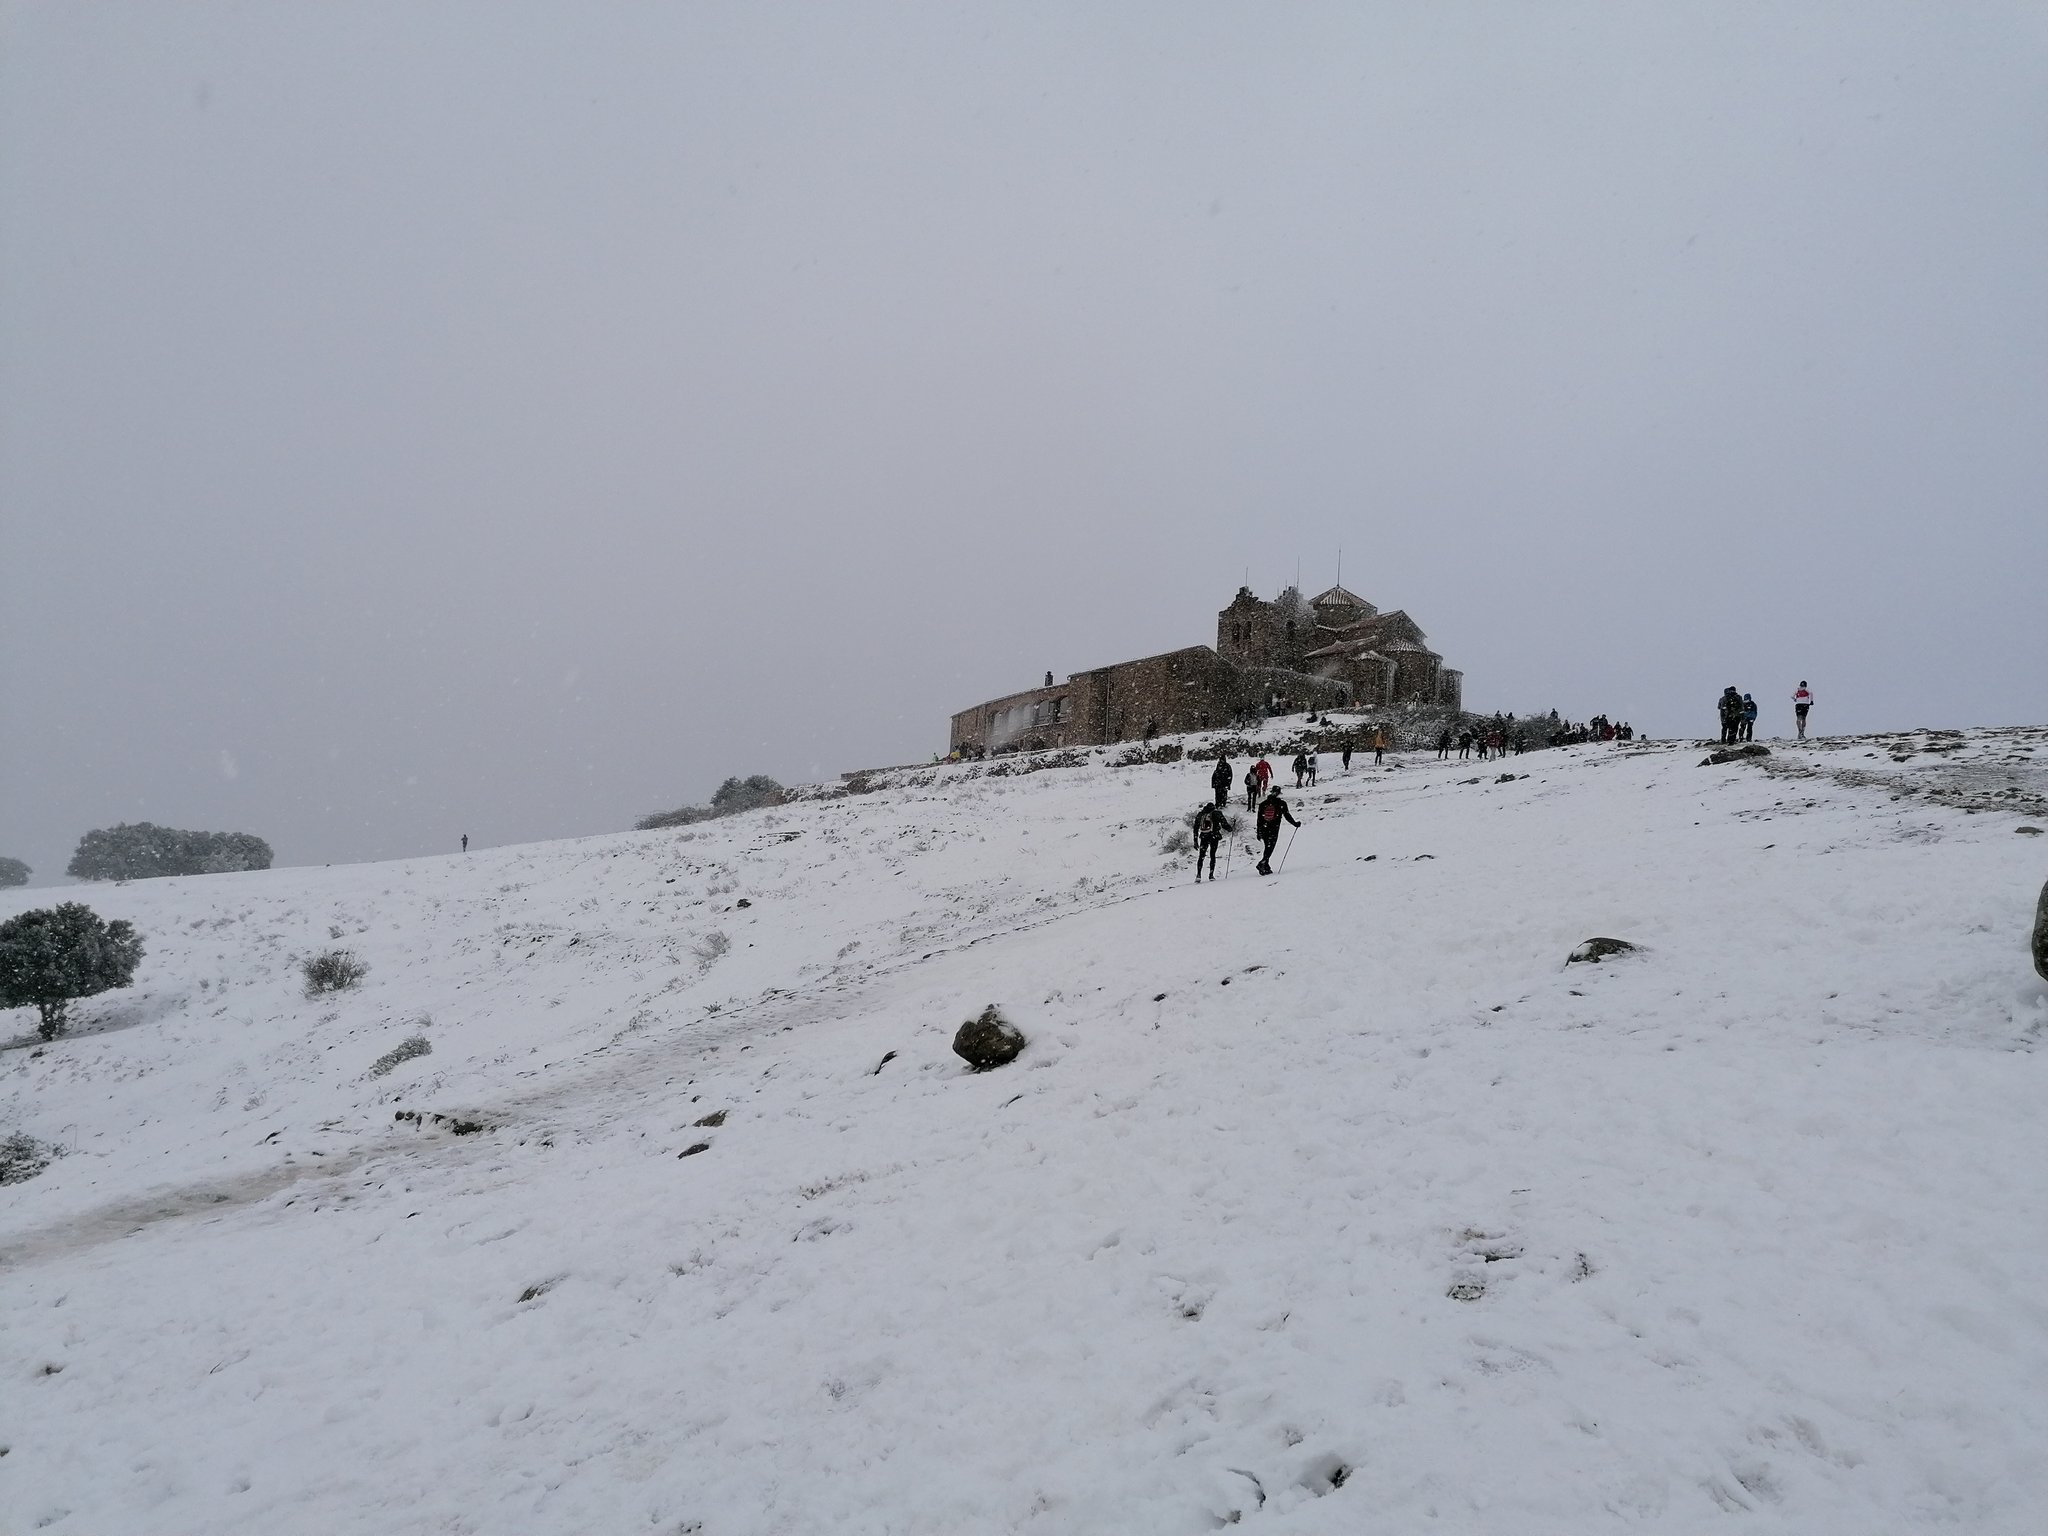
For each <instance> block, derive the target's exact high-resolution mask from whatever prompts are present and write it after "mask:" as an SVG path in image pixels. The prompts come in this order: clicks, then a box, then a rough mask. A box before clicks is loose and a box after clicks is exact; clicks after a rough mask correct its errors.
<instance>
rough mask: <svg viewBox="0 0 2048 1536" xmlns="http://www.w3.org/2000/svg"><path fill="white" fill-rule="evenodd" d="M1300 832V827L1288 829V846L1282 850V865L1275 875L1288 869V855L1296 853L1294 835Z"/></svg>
mask: <svg viewBox="0 0 2048 1536" xmlns="http://www.w3.org/2000/svg"><path fill="white" fill-rule="evenodd" d="M1300 830H1301V828H1300V827H1290V828H1289V829H1288V831H1287V846H1286V847H1285V848H1282V849H1281V850H1280V864H1279V867H1278V868H1276V869H1275V870H1274V871H1273V872H1274V873H1275V874H1278V873H1280V871H1281V870H1284V869H1285V868H1287V855H1288V854H1290V853H1292V852H1294V834H1295V833H1297V832H1299V831H1300Z"/></svg>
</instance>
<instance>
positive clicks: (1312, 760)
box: [1308, 747, 1316, 789]
mask: <svg viewBox="0 0 2048 1536" xmlns="http://www.w3.org/2000/svg"><path fill="white" fill-rule="evenodd" d="M1308 787H1309V788H1310V789H1314V788H1315V787H1316V749H1315V748H1314V747H1310V748H1309V749H1308Z"/></svg>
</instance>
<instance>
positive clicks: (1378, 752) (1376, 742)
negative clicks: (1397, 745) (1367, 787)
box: [1372, 725, 1387, 768]
mask: <svg viewBox="0 0 2048 1536" xmlns="http://www.w3.org/2000/svg"><path fill="white" fill-rule="evenodd" d="M1386 760H1387V728H1386V727H1385V726H1384V725H1376V726H1374V727H1373V728H1372V762H1373V766H1374V767H1375V768H1377V767H1378V766H1379V765H1380V764H1381V763H1384V762H1385V761H1386Z"/></svg>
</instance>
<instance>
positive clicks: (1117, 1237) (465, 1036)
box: [0, 730, 2048, 1536]
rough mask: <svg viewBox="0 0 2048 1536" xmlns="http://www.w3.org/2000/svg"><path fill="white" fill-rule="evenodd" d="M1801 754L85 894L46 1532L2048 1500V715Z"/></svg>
mask: <svg viewBox="0 0 2048 1536" xmlns="http://www.w3.org/2000/svg"><path fill="white" fill-rule="evenodd" d="M1772 745H1773V747H1774V756H1773V757H1772V758H1770V759H1769V760H1768V762H1767V763H1748V764H1738V765H1730V766H1725V767H1703V766H1701V765H1700V760H1701V758H1702V756H1703V755H1704V754H1703V752H1702V751H1701V749H1700V748H1698V747H1697V746H1695V745H1692V744H1690V743H1688V744H1685V745H1683V746H1680V745H1675V744H1652V745H1636V746H1633V747H1628V746H1588V747H1578V748H1570V749H1565V750H1561V751H1554V752H1543V753H1535V754H1531V755H1529V756H1527V757H1524V758H1520V759H1514V760H1511V761H1510V762H1508V763H1506V764H1486V765H1479V764H1472V763H1460V762H1456V761H1452V762H1450V763H1445V764H1439V763H1437V762H1435V761H1434V760H1433V754H1417V755H1412V756H1409V757H1406V758H1404V759H1403V760H1402V761H1401V762H1400V763H1399V764H1398V765H1391V766H1389V767H1388V768H1387V769H1384V770H1375V769H1373V768H1371V767H1361V768H1355V769H1354V770H1353V771H1352V772H1351V773H1350V774H1348V775H1339V774H1335V773H1332V774H1330V775H1329V776H1326V778H1325V780H1324V783H1323V784H1322V786H1321V787H1319V788H1317V789H1314V790H1311V791H1308V792H1306V793H1305V794H1303V795H1300V796H1295V797H1292V798H1294V799H1295V803H1296V804H1297V806H1298V807H1300V808H1301V809H1302V814H1303V816H1304V819H1305V821H1306V826H1305V827H1304V829H1303V830H1302V832H1301V833H1300V834H1299V837H1298V840H1297V841H1296V842H1295V843H1294V845H1293V848H1292V851H1291V854H1290V855H1289V857H1288V859H1287V863H1286V866H1285V869H1284V872H1283V873H1282V874H1281V875H1280V876H1279V877H1278V878H1276V879H1271V880H1262V879H1260V878H1259V877H1258V876H1256V875H1255V874H1253V873H1252V872H1251V870H1250V867H1249V861H1248V860H1247V858H1246V857H1245V854H1244V851H1243V849H1242V847H1239V848H1238V850H1237V852H1236V854H1235V858H1234V862H1233V865H1232V867H1231V870H1230V874H1229V878H1228V879H1226V880H1223V881H1218V882H1216V883H1214V884H1204V885H1201V886H1199V887H1198V886H1196V885H1194V884H1193V883H1191V881H1190V879H1189V875H1190V871H1191V865H1190V862H1189V860H1188V858H1187V857H1186V856H1178V857H1175V856H1169V855H1167V854H1165V853H1163V852H1162V851H1161V844H1162V840H1163V838H1164V837H1165V836H1166V835H1167V834H1168V833H1169V832H1170V831H1171V830H1173V829H1174V828H1175V827H1177V826H1178V825H1179V820H1180V816H1181V814H1182V813H1183V812H1185V811H1186V810H1188V809H1190V808H1191V807H1192V806H1193V805H1194V804H1195V803H1196V802H1197V801H1198V800H1199V799H1200V798H1201V797H1202V793H1203V790H1204V787H1205V785H1206V781H1207V776H1208V767H1207V765H1206V764H1200V763H1192V762H1190V763H1185V764H1178V765H1171V766H1144V767H1129V768H1114V767H1109V766H1106V765H1104V764H1103V763H1101V762H1097V763H1095V764H1094V765H1092V766H1085V767H1064V768H1057V769H1050V770H1047V771H1043V772H1034V773H1007V774H994V775H992V774H989V773H987V772H986V771H985V770H984V768H983V767H981V766H978V765H970V766H964V767H958V768H949V769H943V770H932V771H927V772H919V773H911V774H906V775H899V776H898V778H897V780H896V781H895V782H893V783H889V784H886V785H885V786H884V787H883V788H881V789H879V790H878V791H876V792H875V793H872V794H866V795H861V796H856V797H851V798H846V799H840V800H832V801H821V802H814V803H804V804H797V805H791V806H786V807H783V808H780V809H777V810H773V811H766V812H757V813H750V814H747V815H744V816H739V817H735V818H731V819H728V820H724V821H719V822H711V823H706V824H703V825H700V826H697V827H692V828H689V829H686V830H683V831H681V832H676V831H662V832H648V833H628V834H622V835H617V836H611V837H601V838H590V839H584V840H581V841H576V842H564V843H553V844H543V845H535V846H529V847H518V848H508V849H501V850H496V851H488V852H479V853H472V854H470V855H468V856H467V857H449V858H436V859H423V860H416V861H412V862H407V863H395V864H381V865H369V866H356V867H349V868H335V869H294V870H278V871H270V872H264V873H259V874H246V875H223V876H210V877H203V878H196V879H186V880H165V881H156V882H142V883H135V884H129V885H124V886H119V887H96V888H93V889H90V890H87V891H82V892H78V893H74V894H77V895H79V896H80V897H82V899H85V900H87V901H88V902H90V904H91V905H92V906H93V907H94V908H95V910H97V911H98V912H100V913H101V914H102V915H103V916H106V917H110V918H111V917H125V918H129V919H131V920H133V921H134V923H135V924H136V926H137V927H138V928H139V929H140V930H141V932H142V933H143V935H144V937H145V941H146V943H147V945H148V953H147V957H146V958H145V960H144V962H143V967H142V970H141V972H140V974H139V976H138V980H137V985H136V986H135V987H134V988H133V989H132V990H130V991H127V992H120V993H113V994H109V995H108V996H105V997H101V998H98V999H94V1000H92V1001H90V1002H88V1003H85V1004H82V1005H80V1006H79V1008H78V1009H77V1014H78V1023H77V1026H76V1033H75V1034H74V1035H73V1036H71V1037H67V1038H65V1039H62V1040H60V1041H58V1042H57V1043H55V1044H54V1045H51V1046H49V1047H47V1048H41V1047H39V1045H38V1043H37V1042H36V1041H35V1040H34V1039H33V1022H34V1015H33V1013H32V1012H27V1011H24V1012H18V1013H13V1014H9V1015H6V1016H5V1021H4V1022H5V1023H6V1025H7V1026H8V1029H7V1033H8V1035H9V1036H10V1041H9V1046H8V1049H7V1050H6V1051H4V1052H0V1135H4V1134H6V1133H8V1132H25V1133H27V1134H29V1135H31V1136H34V1137H36V1138H39V1139H42V1140H46V1141H54V1142H58V1143H61V1144H63V1145H64V1146H66V1147H67V1148H69V1149H70V1151H69V1155H67V1156H64V1157H61V1158H59V1159H58V1160H57V1161H56V1162H54V1163H53V1164H52V1165H51V1166H50V1167H49V1169H48V1170H47V1171H46V1172H44V1173H43V1174H41V1175H40V1176H39V1177H36V1178H33V1179H30V1180H28V1181H27V1182H23V1183H19V1184H14V1185H9V1186H7V1187H5V1188H4V1189H0V1381H4V1383H5V1386H4V1390H0V1446H4V1447H5V1454H4V1456H0V1533H5V1536H15V1533H17V1532H27V1531H31V1530H43V1529H47V1530H51V1531H55V1532H60V1533H72V1532H76V1533H81V1536H84V1533H90V1536H144V1533H146V1536H179V1533H192V1536H197V1533H208V1536H222V1533H244V1532H246V1533H251V1536H256V1533H261V1536H279V1533H318V1536H348V1533H365V1536H367V1533H377V1536H408V1533H420V1536H425V1533H458V1532H459V1533H491V1536H496V1533H506V1536H554V1533H560V1536H588V1533H625V1532H648V1533H654V1536H675V1533H681V1532H701V1533H703V1536H756V1533H770V1532H776V1533H784V1532H786V1533H805V1536H813V1533H824V1532H873V1533H882V1532H889V1533H933V1536H940V1533H944V1536H957V1533H971V1532H1008V1531H1018V1532H1029V1533H1058V1536H1064V1533H1075V1532H1088V1533H1094V1532H1100V1533H1116V1536H1139V1533H1161V1536H1179V1533H1199V1532H1207V1531H1212V1530H1216V1529H1219V1528H1222V1527H1224V1526H1228V1525H1232V1524H1242V1525H1243V1526H1244V1527H1245V1528H1246V1529H1247V1530H1251V1531H1258V1532H1272V1533H1275V1536H1279V1533H1285V1532H1332V1533H1335V1532H1345V1533H1355V1532H1387V1533H1394V1532H1401V1533H1407V1532H1415V1531H1424V1530H1430V1531H1444V1532H1485V1533H1500V1536H1527V1533H1547V1532H1560V1533H1562V1532H1570V1533H1574V1536H1587V1533H1596V1532H1609V1531H1611V1532H1621V1531H1656V1532H1659V1533H1683V1532H1695V1531H1698V1532H1706V1531H1715V1532H1719V1531H1728V1530H1742V1531H1747V1532H1785V1533H1792V1532H1797V1533H1802V1536H1813V1533H1833V1532H1840V1533H1845V1536H1846V1533H1852V1532H1853V1533H1858V1536H1867V1533H1874V1532H1893V1531H1912V1530H1920V1529H1946V1530H1959V1531H1969V1532H1980V1533H1981V1532H1994V1533H2005V1532H2011V1533H2020V1532H2038V1531H2040V1530H2043V1529H2048V1459H2044V1458H2043V1456H2042V1454H2041V1446H2042V1444H2043V1443H2044V1442H2048V1292H2044V1290H2043V1287H2042V1277H2043V1274H2044V1272H2048V1220H2044V1217H2043V1212H2042V1207H2041V1203H2040V1198H2039V1190H2040V1187H2041V1180H2042V1176H2043V1175H2042V1170H2043V1169H2044V1168H2048V1116H2044V1114H2043V1112H2042V1105H2043V1103H2044V1100H2048V1092H2044V1083H2043V1081H2042V1078H2041V1073H2042V1070H2043V1069H2042V1067H2040V1066H2037V1065H2036V1062H2037V1061H2040V1060H2042V1056H2041V1055H2040V1054H2037V1046H2038V1045H2039V1044H2040V1042H2041V1041H2042V1039H2043V1038H2044V1036H2048V987H2044V985H2043V984H2042V983H2041V982H2040V981H2039V980H2038V979H2037V978H2036V977H2035V976H2034V974H2033V972H2032V969H2031V966H2030V965H2029V962H2028V958H2027V955H2026V952H2025V941H2026V929H2027V925H2028V923H2029V922H2030V920H2031V916H2032V912H2033V904H2034V899H2035V893H2036V892H2037V891H2038V890H2039V888H2040V885H2041V882H2042V880H2043V878H2044V877H2048V837H2044V836H2032V835H2024V834H2022V833H2020V832H2019V831H2018V830H2017V829H2018V828H2019V827H2021V826H2027V825H2033V826H2041V827H2048V815H2044V811H2048V731H2040V730H2033V731H1983V732H1973V733H1969V734H1967V735H1940V734H1925V733H1914V734H1908V735H1902V736H1898V737H1887V738H1880V739H1862V738H1859V739H1855V740H1847V739H1837V740H1833V741H1828V742H1818V743H1813V744H1811V746H1810V747H1807V748H1796V747H1793V746H1790V745H1788V744H1784V743H1773V744H1772ZM1326 761H1327V762H1329V764H1330V766H1331V767H1332V768H1333V769H1334V766H1335V765H1334V761H1333V760H1326ZM1239 766H1240V768H1241V767H1242V766H1243V765H1242V763H1240V765H1239ZM1503 772H1512V773H1513V774H1514V775H1516V777H1515V778H1514V779H1513V781H1512V782H1499V775H1500V774H1501V773H1503ZM1290 782H1291V780H1290ZM2015 810H2016V811H2018V812H2020V813H2021V814H2013V813H2012V812H2013V811H2015ZM51 899H52V893H51V892H48V891H9V892H5V893H0V916H4V915H8V914H11V913H13V912H16V911H20V910H24V909H26V908H28V907H31V906H36V905H42V904H47V903H48V902H49V901H50V900H51ZM742 903H744V904H742ZM1593 935H1612V936H1616V937H1619V938H1623V939H1627V940H1630V941H1633V942H1634V943H1636V944H1638V945H1639V946H1641V949H1640V951H1639V952H1638V953H1635V954H1631V955H1626V956H1621V957H1618V958H1615V959H1612V960H1609V961H1607V962H1605V963H1603V964H1600V965H1572V966H1570V967H1566V966H1565V964H1564V963H1563V962H1564V960H1565V957H1566V955H1567V954H1568V953H1569V952H1570V951H1571V949H1572V948H1573V946H1574V945H1576V944H1577V943H1579V941H1581V940H1583V939H1585V938H1588V937H1590V936H1593ZM335 948H346V949H348V950H350V951H352V952H353V953H354V954H355V955H356V956H357V957H359V958H360V959H362V960H363V961H365V962H367V964H368V966H369V972H368V976H367V978H366V980H365V981H364V982H363V984H362V985H361V986H360V988H358V989H356V990H353V991H346V992H340V993H335V994H331V995H328V996H325V997H322V998H319V999H311V1000H309V999H308V998H306V997H305V996H304V993H303V987H302V981H301V975H300V963H301V962H302V961H303V960H304V958H305V957H307V956H309V955H312V954H315V953H318V952H320V951H323V950H328V949H335ZM990 1002H995V1003H998V1004H1000V1005H1001V1007H1002V1008H1003V1009H1004V1010H1005V1011H1006V1012H1008V1014H1009V1016H1010V1017H1011V1018H1012V1019H1014V1020H1015V1021H1016V1022H1017V1023H1018V1024H1019V1025H1021V1027H1022V1028H1023V1029H1024V1030H1025V1032H1026V1033H1027V1034H1028V1035H1029V1036H1030V1037H1031V1044H1030V1045H1029V1047H1028V1048H1027V1050H1026V1051H1025V1053H1024V1055H1023V1056H1022V1057H1021V1058H1020V1059H1019V1060H1018V1061H1017V1062H1016V1063H1014V1064H1013V1065H1011V1066H1008V1067H1005V1068H1003V1069H1000V1070H998V1071H995V1072H991V1073H987V1074H982V1075H975V1074H970V1073H968V1072H967V1071H966V1070H965V1069H964V1068H963V1066H962V1065H961V1063H960V1062H959V1061H958V1059H957V1058H955V1057H954V1056H953V1055H952V1053H951V1051H950V1042H951V1039H952V1035H953V1032H954V1030H955V1029H956V1028H957V1027H958V1025H959V1024H960V1023H961V1022H962V1021H963V1020H965V1019H967V1018H968V1017H970V1016H971V1015H973V1014H975V1013H976V1012H978V1011H979V1010H980V1009H981V1008H982V1007H983V1006H984V1005H986V1004H988V1003H990ZM17 1035H18V1036H23V1037H25V1038H12V1037H14V1036H17ZM414 1036H423V1037H424V1038H425V1039H426V1041H427V1042H428V1043H429V1044H430V1046H431V1052H430V1054H425V1055H419V1056H415V1057H413V1058H411V1059H408V1060H404V1061H401V1062H399V1063H398V1064H397V1065H395V1066H393V1067H391V1068H390V1069H389V1070H388V1071H387V1072H385V1073H383V1074H382V1075H372V1071H371V1069H372V1067H373V1065H374V1064H375V1063H377V1062H378V1059H379V1058H380V1057H383V1056H384V1055H385V1054H386V1053H387V1052H390V1051H392V1050H393V1048H394V1047H397V1046H399V1045H400V1044H401V1043H402V1042H404V1041H406V1040H407V1039H409V1038H411V1037H414ZM892 1053H893V1054H892ZM721 1116H722V1117H723V1118H722V1120H720V1119H719V1117H721ZM401 1117H403V1118H401ZM476 1127H481V1129H477V1128H476ZM458 1131H460V1132H462V1134H458ZM700 1144H708V1145H704V1146H703V1149H702V1150H700V1151H693V1150H691V1149H693V1148H696V1147H698V1146H699V1145H700Z"/></svg>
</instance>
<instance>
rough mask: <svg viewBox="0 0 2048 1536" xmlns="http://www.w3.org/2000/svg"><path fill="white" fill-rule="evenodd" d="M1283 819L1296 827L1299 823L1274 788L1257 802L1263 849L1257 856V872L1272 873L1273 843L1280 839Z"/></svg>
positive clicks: (1260, 840) (1260, 839)
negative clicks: (1258, 856)
mask: <svg viewBox="0 0 2048 1536" xmlns="http://www.w3.org/2000/svg"><path fill="white" fill-rule="evenodd" d="M1283 821H1284V822H1286V823H1287V824H1288V825H1290V826H1293V827H1297V828H1298V827H1299V826H1300V825H1301V823H1300V822H1298V821H1296V820H1295V819H1294V812H1292V811H1290V810H1288V809H1287V802H1286V801H1285V800H1284V799H1282V798H1281V795H1280V791H1279V790H1278V789H1274V790H1273V791H1272V792H1271V793H1269V794H1268V795H1267V796H1266V798H1265V799H1264V800H1262V801H1260V802H1259V842H1260V844H1261V845H1262V846H1263V847H1264V849H1265V852H1264V853H1263V854H1262V855H1261V856H1260V858H1259V873H1260V874H1262V875H1270V874H1271V873H1273V845H1274V844H1275V843H1277V842H1279V841H1280V823H1281V822H1283Z"/></svg>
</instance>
